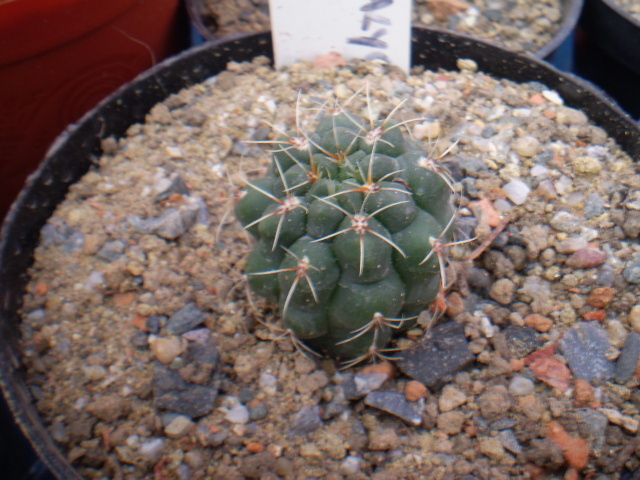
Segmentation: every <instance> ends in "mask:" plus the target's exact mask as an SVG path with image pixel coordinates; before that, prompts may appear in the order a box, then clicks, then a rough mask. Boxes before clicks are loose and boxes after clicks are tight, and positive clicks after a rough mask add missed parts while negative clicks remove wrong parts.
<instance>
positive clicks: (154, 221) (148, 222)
mask: <svg viewBox="0 0 640 480" xmlns="http://www.w3.org/2000/svg"><path fill="white" fill-rule="evenodd" d="M129 223H131V225H132V226H133V228H135V229H136V231H137V232H139V233H147V234H150V233H153V234H156V235H158V236H159V237H162V238H166V239H167V240H175V239H176V238H178V237H179V236H180V235H182V234H184V233H185V232H186V231H187V227H186V226H185V224H184V222H183V221H182V214H181V213H180V210H178V209H177V208H169V209H167V210H166V211H165V212H164V213H163V214H162V215H160V216H159V217H151V218H146V219H142V218H140V217H133V218H130V219H129Z"/></svg>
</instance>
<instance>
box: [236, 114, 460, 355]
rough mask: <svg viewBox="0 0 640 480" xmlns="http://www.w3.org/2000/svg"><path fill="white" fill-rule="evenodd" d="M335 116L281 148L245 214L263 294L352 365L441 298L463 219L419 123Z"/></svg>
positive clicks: (311, 338)
mask: <svg viewBox="0 0 640 480" xmlns="http://www.w3.org/2000/svg"><path fill="white" fill-rule="evenodd" d="M336 110H337V113H329V114H327V115H325V116H324V118H322V119H321V120H320V121H319V123H318V125H317V127H316V129H315V132H313V133H309V134H305V133H300V132H299V133H298V134H297V136H293V135H283V136H281V137H280V138H279V139H278V140H276V141H274V142H272V143H273V144H274V145H275V147H274V149H273V150H272V151H273V153H274V155H273V160H272V163H271V166H270V168H269V169H268V173H267V175H266V176H265V177H263V178H260V179H258V180H256V181H254V182H251V183H248V184H247V188H246V190H245V192H244V194H243V196H242V197H241V199H240V200H239V202H238V203H237V204H236V207H235V212H236V216H237V218H238V219H239V221H240V222H241V223H242V224H243V226H244V228H245V229H246V230H247V231H248V232H250V233H251V234H252V235H253V236H254V237H256V239H257V243H256V245H255V247H254V248H253V251H252V252H251V253H250V254H249V256H248V257H247V261H246V267H245V268H246V273H247V278H248V282H249V285H250V286H251V288H252V289H253V291H255V292H256V293H258V294H260V295H263V296H265V297H267V298H270V299H272V300H274V301H277V302H279V306H280V313H281V317H282V321H283V323H284V325H285V326H286V328H287V329H288V330H289V331H290V332H291V333H292V334H293V335H294V336H295V338H296V339H297V340H300V341H301V342H303V343H304V344H305V346H306V347H308V348H309V349H312V350H313V351H316V352H321V353H323V354H326V355H329V356H332V357H334V358H337V359H341V360H345V361H348V365H351V364H355V363H357V362H359V361H362V360H365V359H368V358H371V357H373V356H378V357H383V356H384V354H383V352H385V351H386V350H385V346H386V345H387V343H388V341H389V339H390V338H391V336H392V334H393V333H394V332H395V331H401V330H405V329H407V328H409V327H410V326H412V325H413V324H414V323H415V318H416V317H417V315H418V314H419V313H420V312H421V311H422V310H424V309H425V308H427V307H428V306H429V304H430V303H431V302H433V300H434V299H435V298H436V296H437V295H438V293H439V291H441V289H442V283H443V280H442V278H441V277H442V275H443V272H444V267H443V265H441V263H442V258H441V255H440V253H441V252H440V250H439V248H438V246H439V245H443V244H444V240H445V239H448V238H450V237H451V231H452V224H453V219H454V216H455V215H454V211H453V208H452V207H451V203H450V197H451V183H450V181H449V179H448V178H447V176H446V175H444V174H443V172H442V171H441V170H440V169H439V168H434V167H433V165H434V162H433V160H430V159H429V157H428V155H427V154H426V153H425V151H424V150H423V149H421V148H420V147H419V146H418V145H417V144H415V143H414V142H413V141H411V140H409V139H408V138H406V137H405V136H404V135H403V132H402V129H403V128H404V125H405V124H406V123H408V122H401V123H398V122H395V121H393V120H391V118H390V116H391V115H390V116H389V117H387V118H386V119H384V120H382V121H379V122H373V121H369V122H364V123H363V122H361V121H360V120H358V119H357V118H356V117H355V116H353V115H352V114H350V113H348V112H346V111H345V110H344V109H342V108H338V109H336ZM394 112H395V110H394ZM394 112H392V114H393V113H394Z"/></svg>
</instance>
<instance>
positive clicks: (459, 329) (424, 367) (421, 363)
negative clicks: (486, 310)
mask: <svg viewBox="0 0 640 480" xmlns="http://www.w3.org/2000/svg"><path fill="white" fill-rule="evenodd" d="M474 360H475V356H474V355H473V353H471V350H470V349H469V343H468V342H467V338H466V336H465V333H464V325H462V324H460V323H457V322H447V323H444V324H442V325H438V326H436V327H434V328H432V329H431V331H430V335H427V336H425V338H424V339H423V340H422V341H421V342H420V344H419V345H418V346H417V347H415V348H413V349H411V350H409V351H407V352H403V354H402V360H400V361H398V363H397V366H398V368H400V370H402V371H403V372H404V373H405V374H406V375H408V376H409V377H411V378H413V379H414V380H417V381H419V382H421V383H422V384H424V385H426V386H427V387H429V388H437V387H439V386H440V385H442V384H443V383H444V382H445V381H446V380H447V379H448V378H452V377H453V376H454V375H455V374H456V373H458V372H459V371H460V370H463V369H464V368H466V367H467V366H469V365H470V364H471V363H472V362H473V361H474Z"/></svg>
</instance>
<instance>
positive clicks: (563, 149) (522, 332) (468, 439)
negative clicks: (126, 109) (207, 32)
mask: <svg viewBox="0 0 640 480" xmlns="http://www.w3.org/2000/svg"><path fill="white" fill-rule="evenodd" d="M220 78H221V82H220V85H218V84H217V80H216V79H211V80H208V81H206V82H205V83H203V84H201V85H198V86H194V87H192V88H190V89H187V90H184V91H182V92H180V93H179V94H176V95H173V96H171V97H169V98H168V99H167V100H166V101H165V102H164V103H163V104H161V105H160V106H158V107H156V108H154V109H153V110H152V112H151V113H150V114H149V116H148V118H147V122H146V123H145V124H143V125H134V126H132V127H130V128H129V130H128V132H127V135H126V137H125V138H123V139H121V140H117V141H115V140H113V139H112V140H110V141H108V142H105V147H108V149H107V152H109V153H105V154H104V155H103V156H102V157H101V158H100V159H99V161H98V162H97V164H96V167H95V168H94V169H92V170H91V171H90V172H89V173H87V174H86V175H85V177H84V178H83V179H82V180H81V181H80V182H78V183H77V184H75V185H73V186H71V188H70V192H69V195H68V199H67V200H66V201H65V202H64V203H63V204H61V205H60V206H59V207H58V208H57V210H56V212H55V213H54V215H53V217H52V218H51V219H50V221H49V223H48V225H47V227H45V229H44V230H43V233H42V242H41V245H40V246H39V247H38V248H37V251H36V255H35V263H34V265H33V267H32V268H31V270H30V272H29V273H30V282H29V284H28V286H27V287H26V292H25V295H24V307H23V316H22V320H23V321H22V325H21V328H22V346H23V352H24V356H23V359H22V361H23V364H24V368H25V371H26V375H27V381H28V385H29V389H30V392H31V394H32V396H33V398H34V403H35V404H36V406H37V408H38V410H39V411H40V412H41V415H42V417H43V419H44V422H45V424H46V425H47V426H48V427H49V428H50V430H51V432H52V435H53V436H54V438H55V439H56V441H57V442H58V443H59V445H60V448H61V449H62V450H63V451H64V452H65V453H66V455H67V456H68V458H69V459H70V461H71V462H72V463H73V464H74V466H75V467H76V468H77V470H78V472H79V473H80V474H81V475H82V476H83V477H85V478H95V479H98V478H105V477H117V476H118V475H122V478H131V479H138V478H145V479H146V478H154V476H155V478H160V477H162V478H171V479H173V478H194V479H198V478H225V479H226V478H229V479H234V478H261V476H263V477H262V478H278V477H285V478H286V477H287V475H288V476H290V477H293V478H295V477H297V478H341V477H347V476H348V478H356V479H365V478H408V479H410V478H419V477H420V475H423V476H425V475H426V476H428V477H429V478H464V477H465V476H467V478H478V479H511V478H514V479H515V478H522V479H524V478H530V475H531V472H532V471H538V470H536V469H538V468H542V469H545V470H546V471H554V473H553V475H556V476H559V477H562V476H565V474H566V475H572V473H571V472H573V471H572V470H570V469H569V467H570V466H572V465H579V467H580V469H582V472H581V474H584V475H585V476H593V477H597V478H601V479H603V480H604V479H614V478H618V477H617V476H616V475H617V474H616V473H615V472H613V471H612V470H610V468H612V467H611V466H616V468H618V467H619V468H618V470H623V469H626V470H630V471H633V470H636V469H637V468H638V467H640V458H638V456H637V454H636V451H635V448H632V446H633V444H631V443H630V442H631V439H632V438H633V437H632V436H633V435H634V434H635V433H636V432H637V431H638V429H639V428H640V427H639V425H640V423H639V422H640V413H639V410H638V408H640V401H639V400H638V398H640V397H638V395H637V388H636V387H637V386H638V378H637V376H636V373H635V372H636V371H637V369H634V368H633V367H634V362H637V357H638V351H637V350H638V349H637V345H636V344H637V338H636V337H637V333H638V332H639V331H640V306H638V305H637V297H638V294H639V293H640V287H639V286H638V285H639V284H640V280H638V278H637V277H638V275H635V273H634V272H636V270H640V269H639V268H637V267H638V265H637V263H638V258H640V249H639V247H638V245H637V238H636V237H635V236H634V235H635V230H634V228H633V225H632V224H631V223H629V219H630V218H633V216H632V215H630V214H629V212H632V211H634V208H635V207H636V204H635V203H634V202H635V201H636V200H635V199H636V197H637V192H638V191H639V190H640V175H638V173H637V171H636V169H637V167H636V166H635V165H634V164H633V163H632V162H631V159H629V158H628V156H626V155H625V154H624V153H623V152H622V151H621V150H620V147H619V146H618V145H617V144H615V142H614V141H612V140H611V139H609V138H607V137H606V135H605V134H604V133H603V130H602V129H601V128H599V127H597V126H594V125H592V124H590V123H589V121H588V119H587V118H586V116H584V115H583V114H581V112H577V113H576V111H573V109H571V108H569V107H566V106H563V105H562V99H561V98H560V96H559V95H558V94H557V93H556V92H551V91H549V90H548V89H547V88H546V87H545V86H543V85H541V84H539V83H537V82H532V83H528V84H524V85H518V84H515V83H513V82H510V81H506V80H495V79H493V78H491V77H489V76H488V75H485V74H482V73H479V74H474V73H472V72H471V71H470V70H464V71H461V72H445V71H440V72H416V73H415V74H414V75H413V76H411V77H410V78H408V79H407V78H405V77H404V76H403V74H401V73H400V72H398V71H397V70H395V69H393V68H389V67H386V66H384V65H381V64H379V63H352V64H349V65H347V66H345V67H339V68H334V69H331V70H318V69H313V68H310V67H309V66H306V65H304V64H298V65H294V66H292V67H291V68H289V69H288V70H284V71H279V72H274V71H273V70H272V69H271V68H270V67H268V66H267V65H266V61H265V60H264V59H257V60H255V61H254V62H252V63H243V64H238V63H233V64H230V65H229V70H228V72H226V74H225V75H221V77H220ZM222 79H225V80H224V81H222ZM367 82H368V84H369V88H370V91H371V92H372V95H371V99H372V100H371V101H372V105H371V107H372V108H371V111H373V112H374V115H379V116H382V117H383V116H385V115H386V114H387V113H389V112H390V111H391V110H392V109H393V108H394V107H395V106H397V105H398V104H399V103H400V102H401V101H402V100H404V99H406V101H405V103H404V104H403V106H402V108H401V109H400V110H399V112H398V114H397V115H398V116H399V117H400V118H401V119H408V118H412V117H416V116H429V117H432V118H437V119H438V123H439V126H438V128H439V130H440V132H439V135H440V136H439V138H438V141H437V143H434V144H433V145H430V146H428V147H427V148H428V150H429V151H430V152H432V154H433V155H434V156H436V157H437V156H438V155H440V154H441V153H442V152H444V151H445V150H446V149H449V148H450V151H449V153H448V155H447V156H446V157H444V158H443V160H442V165H443V168H444V167H446V168H447V169H448V170H449V171H450V172H451V173H452V175H453V176H454V182H453V183H454V189H455V192H456V195H455V203H456V205H457V206H458V207H459V208H458V212H459V216H460V217H461V219H462V220H461V222H460V224H461V225H462V226H463V227H464V231H466V232H468V233H469V235H468V237H469V238H474V237H477V238H475V239H474V240H473V241H471V242H468V243H464V244H460V245H455V246H451V247H450V248H448V249H447V250H448V252H449V255H450V257H451V260H452V262H451V266H450V268H449V271H450V274H451V275H450V277H449V278H450V279H451V281H452V287H451V291H450V292H449V293H448V296H447V298H446V300H445V304H446V308H447V310H446V311H445V312H444V314H443V315H442V316H441V318H439V319H437V320H435V317H436V316H435V315H434V312H432V311H426V312H423V314H422V315H421V317H420V319H419V320H420V322H419V327H416V328H414V329H413V330H411V331H409V332H407V333H406V334H405V335H404V336H401V337H400V338H399V339H398V340H397V341H396V342H395V343H394V344H393V345H392V346H394V347H397V348H400V349H401V350H400V351H399V353H398V354H397V355H398V356H399V357H402V360H399V361H396V362H394V365H395V366H396V367H397V368H395V369H394V368H393V367H392V366H389V365H387V364H386V363H381V365H378V366H376V368H378V367H381V366H382V367H384V368H383V369H381V370H377V372H378V373H380V372H381V371H382V372H386V373H385V375H384V377H383V376H381V375H377V376H376V375H372V374H371V373H370V372H371V370H367V368H368V367H366V366H357V367H354V368H350V369H347V370H344V371H341V370H339V369H340V365H339V364H336V363H335V362H333V361H330V360H326V359H319V358H315V357H312V356H305V355H304V354H303V353H302V352H299V351H296V349H295V345H294V343H293V341H292V339H291V338H290V336H288V334H287V332H286V331H283V329H282V328H281V326H280V324H279V320H278V318H277V315H276V313H275V308H274V306H273V305H270V304H268V303H266V302H265V301H264V300H262V299H259V298H254V297H251V298H248V297H247V293H246V290H245V288H244V277H243V262H244V258H245V255H246V254H247V252H248V251H249V249H250V239H249V238H248V236H247V235H246V234H245V232H243V231H242V230H241V229H240V228H239V226H238V225H237V224H236V222H235V221H234V220H233V218H232V212H231V210H232V206H233V203H234V200H235V198H236V195H237V194H238V193H239V191H240V190H241V188H242V185H243V182H244V181H245V180H246V179H249V180H251V179H254V178H256V176H258V175H260V172H261V171H262V170H264V168H266V166H267V165H268V161H269V159H268V156H267V155H265V153H264V151H263V149H262V148H261V147H260V146H257V145H255V144H251V143H243V142H245V141H246V140H256V139H265V138H270V136H271V135H272V133H271V130H270V128H268V127H265V123H264V122H269V123H270V124H272V125H274V126H276V127H277V128H279V129H292V128H294V125H295V118H296V116H295V99H296V97H297V95H298V92H299V91H301V92H302V93H303V95H302V97H301V98H302V100H301V101H302V104H301V110H302V111H304V112H312V115H311V117H313V112H315V111H316V109H317V106H318V104H321V103H323V102H330V101H331V100H332V99H333V98H334V93H335V92H338V93H340V94H342V95H344V94H348V95H349V96H350V95H351V94H352V93H353V92H355V91H357V90H359V89H361V88H363V87H364V86H365V84H366V83H367ZM337 85H340V86H341V88H339V89H337V88H336V86H337ZM218 87H219V88H218ZM343 100H346V98H345V99H343ZM350 108H351V109H352V110H353V111H355V112H357V113H359V114H360V113H362V114H363V115H366V112H367V111H368V109H367V107H366V101H365V99H364V97H363V96H356V97H354V98H353V99H352V100H351V102H350ZM312 109H313V110H312ZM305 121H306V120H305ZM431 123H433V122H431ZM432 127H433V125H431V126H430V128H432ZM410 128H411V127H410ZM418 133H420V132H418ZM519 138H526V139H528V140H526V141H525V142H520V143H518V142H515V143H514V141H515V140H517V139H519ZM531 138H534V139H536V141H537V142H532V141H531ZM456 142H457V143H456ZM454 144H455V145H454ZM523 145H524V147H531V146H533V145H535V146H536V147H535V149H533V148H529V149H528V150H527V149H523ZM514 147H515V149H514ZM518 149H520V150H519V151H518ZM584 157H590V158H593V159H596V160H597V164H598V165H599V166H600V168H599V169H598V168H594V167H595V165H596V164H595V163H594V162H591V161H589V162H590V163H589V162H587V163H586V165H587V168H586V169H585V167H584V165H585V164H580V165H577V164H576V163H575V162H574V161H573V160H574V159H576V158H584ZM445 161H446V163H445ZM589 165H590V166H589ZM178 178H180V179H181V181H182V182H183V184H184V185H182V184H181V183H180V181H178V180H177V179H178ZM513 182H522V183H523V184H524V185H525V186H526V187H527V189H528V194H527V196H526V198H525V200H524V202H523V203H521V204H518V201H519V199H521V198H522V196H520V197H513V192H511V197H510V196H509V195H508V194H507V192H508V191H509V187H508V188H507V192H505V190H504V188H505V187H506V186H507V185H509V184H511V185H513ZM516 186H519V189H520V190H516V193H522V192H524V188H523V186H522V184H519V183H517V184H516ZM169 192H170V193H169ZM159 195H160V196H159ZM472 202H479V203H478V204H473V203H472ZM170 211H171V212H173V211H176V212H180V219H181V222H182V227H184V228H182V227H181V229H179V230H176V231H175V232H174V234H175V233H177V232H180V233H179V234H177V236H175V237H173V238H171V236H173V234H172V235H171V236H167V235H166V230H163V229H158V228H155V227H154V228H139V225H140V224H142V225H147V226H148V225H149V223H145V222H147V221H149V220H151V222H152V223H153V222H156V223H157V221H158V219H161V218H163V215H167V212H170ZM172 215H174V214H173V213H172ZM496 215H497V216H496ZM167 218H168V217H167ZM176 218H177V217H176ZM496 219H497V221H498V223H497V225H501V228H503V231H502V232H501V233H499V234H497V233H496V230H495V228H497V227H496V222H495V220H496ZM185 220H186V221H185ZM136 222H138V223H136ZM140 222H142V223H140ZM500 222H502V223H500ZM625 224H626V225H627V228H626V229H625V228H624V225H625ZM154 225H155V223H154ZM491 235H494V236H495V239H494V240H493V241H491V237H490V236H491ZM463 238H464V237H461V239H463ZM486 239H489V240H487V245H486V246H485V249H484V251H482V252H479V253H478V254H477V258H474V259H473V260H472V259H470V255H471V253H472V252H473V251H474V250H475V249H476V248H478V247H479V246H481V245H482V242H483V241H485V240H486ZM99 252H102V253H99ZM454 273H455V274H454ZM496 285H498V287H496ZM603 288H608V289H610V290H602V289H603ZM598 289H600V290H598ZM630 332H636V335H631V334H630ZM636 367H637V365H636ZM356 377H358V378H359V385H360V386H361V387H362V386H363V385H364V386H365V387H366V388H365V389H364V390H363V391H361V393H360V394H358V393H357V391H356V382H355V378H356ZM363 379H364V380H363ZM380 379H384V381H382V382H380ZM578 379H582V380H579V381H578ZM376 381H378V383H376ZM410 381H417V382H419V383H420V384H421V385H422V386H423V387H426V393H423V394H422V395H421V396H419V397H418V400H414V401H411V400H408V399H407V397H406V394H405V392H408V391H412V390H414V389H415V384H414V385H412V387H411V388H409V389H407V384H408V382H410ZM579 382H587V383H588V384H589V387H590V388H587V389H584V388H581V389H580V392H582V394H585V392H586V395H590V397H589V398H587V399H586V400H585V398H583V397H580V398H577V397H576V398H574V390H575V387H576V385H578V386H579V385H583V384H581V383H579ZM583 386H584V385H583ZM532 387H533V388H532ZM369 390H371V391H370V392H369V393H367V394H366V395H367V396H366V397H365V398H366V399H367V400H365V399H364V398H363V397H362V395H363V394H365V393H366V391H369ZM421 390H422V391H423V392H425V390H423V389H421ZM396 407H397V408H396ZM405 407H410V409H411V413H410V415H406V414H405V413H404V412H405ZM230 414H232V416H231V417H228V415H230ZM418 419H419V420H418ZM629 445H631V447H630V446H629ZM571 446H574V447H575V448H574V447H571ZM573 453H576V455H577V458H578V460H580V461H582V460H583V459H584V458H586V459H587V463H586V466H583V465H582V463H579V462H578V461H577V460H576V458H575V457H574V456H572V454H573ZM118 472H119V473H118ZM567 472H568V473H567ZM574 473H578V472H574Z"/></svg>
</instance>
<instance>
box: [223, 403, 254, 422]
mask: <svg viewBox="0 0 640 480" xmlns="http://www.w3.org/2000/svg"><path fill="white" fill-rule="evenodd" d="M224 418H225V420H227V421H228V422H231V423H238V424H240V425H244V424H246V423H248V422H249V409H248V408H247V407H245V406H244V405H236V406H235V407H233V408H232V409H231V410H229V411H228V412H227V413H226V415H225V416H224Z"/></svg>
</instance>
